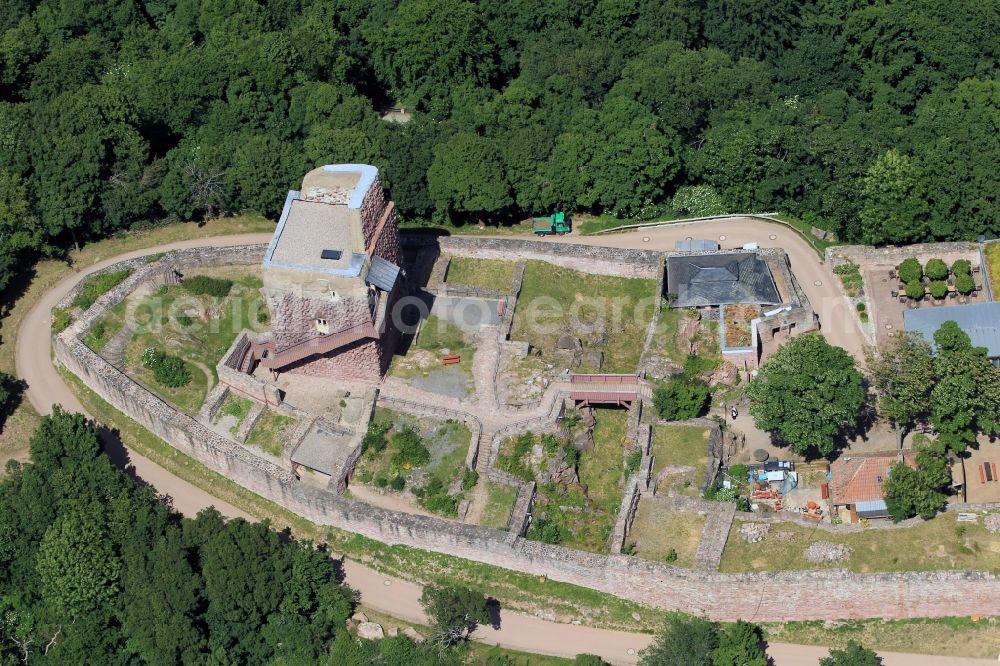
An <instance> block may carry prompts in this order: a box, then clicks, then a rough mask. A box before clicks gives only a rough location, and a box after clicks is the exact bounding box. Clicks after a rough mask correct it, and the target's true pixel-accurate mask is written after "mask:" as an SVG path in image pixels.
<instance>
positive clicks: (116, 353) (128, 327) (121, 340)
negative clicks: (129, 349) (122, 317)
mask: <svg viewBox="0 0 1000 666" xmlns="http://www.w3.org/2000/svg"><path fill="white" fill-rule="evenodd" d="M133 335H135V324H134V323H133V322H131V321H128V322H125V326H123V327H122V330H120V331H118V332H117V333H115V335H114V337H113V338H111V339H110V340H108V342H107V343H106V344H105V345H104V348H103V349H101V356H102V357H103V358H104V360H105V361H107V362H108V363H110V364H111V365H112V366H114V368H115V370H122V369H123V368H124V367H125V347H126V345H128V343H129V340H131V339H132V336H133Z"/></svg>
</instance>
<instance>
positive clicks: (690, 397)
mask: <svg viewBox="0 0 1000 666" xmlns="http://www.w3.org/2000/svg"><path fill="white" fill-rule="evenodd" d="M708 398H709V392H708V384H706V383H705V382H703V381H701V380H700V379H693V378H691V377H688V376H685V375H681V376H675V377H671V378H670V379H669V380H668V381H667V382H666V383H665V384H660V385H659V386H657V387H656V388H655V389H654V390H653V404H654V405H655V407H656V411H657V413H658V414H659V415H660V418H661V419H664V420H666V421H683V420H685V419H692V418H694V417H696V416H700V415H701V413H702V411H704V409H705V407H706V405H708Z"/></svg>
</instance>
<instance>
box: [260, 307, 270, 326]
mask: <svg viewBox="0 0 1000 666" xmlns="http://www.w3.org/2000/svg"><path fill="white" fill-rule="evenodd" d="M269 321H271V313H270V312H268V311H267V310H257V323H258V324H266V323H267V322H269Z"/></svg>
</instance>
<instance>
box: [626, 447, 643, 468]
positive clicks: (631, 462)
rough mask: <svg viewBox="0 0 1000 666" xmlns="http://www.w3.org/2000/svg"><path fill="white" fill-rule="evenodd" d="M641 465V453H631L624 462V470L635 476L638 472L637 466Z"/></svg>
mask: <svg viewBox="0 0 1000 666" xmlns="http://www.w3.org/2000/svg"><path fill="white" fill-rule="evenodd" d="M641 464H642V451H633V452H632V453H630V454H629V455H628V458H627V459H626V460H625V469H627V470H628V473H629V474H635V473H636V472H638V471H639V465H641Z"/></svg>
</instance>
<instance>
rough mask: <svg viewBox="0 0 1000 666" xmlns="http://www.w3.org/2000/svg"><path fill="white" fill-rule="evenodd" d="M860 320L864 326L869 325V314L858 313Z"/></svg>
mask: <svg viewBox="0 0 1000 666" xmlns="http://www.w3.org/2000/svg"><path fill="white" fill-rule="evenodd" d="M858 319H860V320H861V323H862V324H867V323H868V313H867V312H859V313H858Z"/></svg>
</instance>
